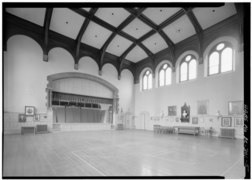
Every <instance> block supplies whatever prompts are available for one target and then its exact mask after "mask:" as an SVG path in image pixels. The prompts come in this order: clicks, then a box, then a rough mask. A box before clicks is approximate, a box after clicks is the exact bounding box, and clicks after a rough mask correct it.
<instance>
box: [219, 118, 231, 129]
mask: <svg viewBox="0 0 252 180" xmlns="http://www.w3.org/2000/svg"><path fill="white" fill-rule="evenodd" d="M221 126H222V127H231V126H232V117H222V119H221Z"/></svg>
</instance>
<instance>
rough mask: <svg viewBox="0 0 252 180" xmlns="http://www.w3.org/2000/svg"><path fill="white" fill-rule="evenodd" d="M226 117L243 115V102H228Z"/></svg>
mask: <svg viewBox="0 0 252 180" xmlns="http://www.w3.org/2000/svg"><path fill="white" fill-rule="evenodd" d="M228 115H232V116H233V115H243V101H229V102H228Z"/></svg>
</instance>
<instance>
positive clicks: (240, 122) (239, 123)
mask: <svg viewBox="0 0 252 180" xmlns="http://www.w3.org/2000/svg"><path fill="white" fill-rule="evenodd" d="M234 122H235V127H243V123H244V122H243V117H235V118H234Z"/></svg>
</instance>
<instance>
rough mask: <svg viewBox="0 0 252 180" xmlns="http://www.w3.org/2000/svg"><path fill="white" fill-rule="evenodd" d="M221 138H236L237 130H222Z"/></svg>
mask: <svg viewBox="0 0 252 180" xmlns="http://www.w3.org/2000/svg"><path fill="white" fill-rule="evenodd" d="M220 137H225V138H235V129H231V128H221V129H220Z"/></svg>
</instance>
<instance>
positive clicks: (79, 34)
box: [74, 8, 98, 69]
mask: <svg viewBox="0 0 252 180" xmlns="http://www.w3.org/2000/svg"><path fill="white" fill-rule="evenodd" d="M97 10H98V8H92V9H91V10H90V16H89V18H86V19H85V21H84V22H83V24H82V26H81V29H80V31H79V33H78V36H77V38H76V51H75V52H76V54H75V65H74V68H75V69H78V61H79V54H80V45H81V39H82V37H83V34H84V32H85V31H86V29H87V27H88V24H89V22H90V20H92V18H93V16H94V14H95V13H96V11H97Z"/></svg>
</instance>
